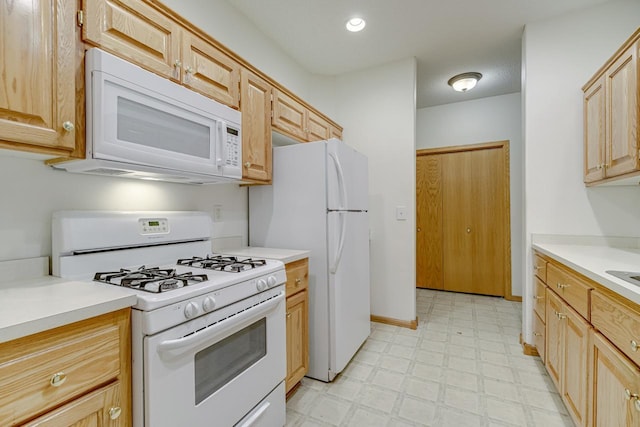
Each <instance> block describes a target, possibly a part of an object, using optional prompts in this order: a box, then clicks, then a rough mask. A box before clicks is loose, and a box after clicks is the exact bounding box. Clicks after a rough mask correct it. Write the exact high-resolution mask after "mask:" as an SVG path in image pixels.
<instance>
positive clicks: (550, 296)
mask: <svg viewBox="0 0 640 427" xmlns="http://www.w3.org/2000/svg"><path fill="white" fill-rule="evenodd" d="M546 312H547V323H546V325H547V333H546V336H545V339H546V342H545V349H546V352H547V357H546V360H545V366H546V368H547V372H549V376H550V377H551V380H552V381H553V383H554V384H555V386H556V389H558V390H562V389H561V388H560V374H561V372H562V348H563V347H562V342H563V341H564V334H563V329H562V323H561V319H560V318H559V317H558V313H562V300H561V299H560V297H558V296H557V295H556V294H555V293H553V292H551V291H548V292H547V308H546Z"/></svg>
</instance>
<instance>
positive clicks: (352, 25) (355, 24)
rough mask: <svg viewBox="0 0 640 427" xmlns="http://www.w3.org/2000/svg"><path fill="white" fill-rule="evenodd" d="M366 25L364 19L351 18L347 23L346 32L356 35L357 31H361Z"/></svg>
mask: <svg viewBox="0 0 640 427" xmlns="http://www.w3.org/2000/svg"><path fill="white" fill-rule="evenodd" d="M365 25H367V23H366V22H365V20H364V19H362V18H351V19H349V20H348V21H347V30H349V31H351V32H353V33H357V32H358V31H362V29H363V28H364V26H365Z"/></svg>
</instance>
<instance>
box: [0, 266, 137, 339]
mask: <svg viewBox="0 0 640 427" xmlns="http://www.w3.org/2000/svg"><path fill="white" fill-rule="evenodd" d="M135 303H136V296H135V294H134V293H133V292H131V291H129V290H127V289H123V288H118V287H115V286H108V285H102V284H100V283H90V282H78V281H69V280H66V279H60V278H58V277H53V276H43V277H38V278H30V279H26V280H16V281H10V282H5V283H0V304H2V309H1V310H0V342H5V341H10V340H12V339H15V338H20V337H24V336H27V335H31V334H34V333H37V332H42V331H45V330H47V329H52V328H56V327H58V326H62V325H66V324H69V323H73V322H77V321H80V320H84V319H88V318H90V317H94V316H98V315H101V314H105V313H109V312H111V311H116V310H120V309H122V308H125V307H131V306H132V305H134V304H135Z"/></svg>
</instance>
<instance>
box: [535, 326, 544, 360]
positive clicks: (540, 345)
mask: <svg viewBox="0 0 640 427" xmlns="http://www.w3.org/2000/svg"><path fill="white" fill-rule="evenodd" d="M544 332H545V326H544V322H543V321H542V319H540V317H538V315H537V314H534V315H533V345H535V346H536V349H538V354H539V355H540V359H542V363H544V359H545V353H544V335H545V334H544Z"/></svg>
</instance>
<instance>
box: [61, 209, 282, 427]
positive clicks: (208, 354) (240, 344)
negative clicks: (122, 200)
mask: <svg viewBox="0 0 640 427" xmlns="http://www.w3.org/2000/svg"><path fill="white" fill-rule="evenodd" d="M210 236H211V218H210V217H209V215H208V214H206V213H202V212H105V211H62V212H55V213H54V215H53V218H52V249H53V251H52V252H53V256H52V262H53V274H54V275H55V276H60V277H63V278H68V279H74V280H87V281H88V283H87V285H88V286H89V285H90V286H122V287H127V288H129V289H131V290H132V292H135V293H136V295H137V303H136V305H135V306H134V307H133V311H132V340H133V342H132V352H133V381H132V385H133V411H134V414H133V419H134V426H136V427H138V426H140V427H141V426H147V427H149V426H152V427H162V426H175V425H190V426H196V427H197V426H205V425H210V422H211V420H212V419H215V420H217V421H218V422H219V425H236V424H239V425H247V426H249V425H253V424H252V423H254V422H256V421H257V420H260V423H261V424H260V425H269V426H270V425H274V426H276V425H284V385H283V380H284V377H285V373H286V352H285V327H284V322H285V320H284V313H285V307H284V306H285V301H284V298H285V292H284V283H285V282H286V275H285V270H284V265H283V264H282V262H280V261H273V260H263V259H252V258H245V257H233V256H226V255H224V254H212V253H211V241H210ZM89 281H90V283H89ZM243 423H244V424H243ZM265 423H266V424H265ZM216 425H218V424H216Z"/></svg>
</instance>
